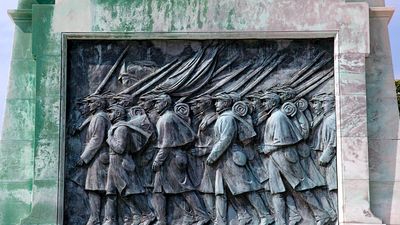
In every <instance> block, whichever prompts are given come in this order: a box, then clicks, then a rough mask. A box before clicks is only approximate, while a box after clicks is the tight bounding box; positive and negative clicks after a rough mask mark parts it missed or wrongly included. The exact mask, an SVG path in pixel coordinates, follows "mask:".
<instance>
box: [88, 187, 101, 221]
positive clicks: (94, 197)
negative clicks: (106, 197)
mask: <svg viewBox="0 0 400 225" xmlns="http://www.w3.org/2000/svg"><path fill="white" fill-rule="evenodd" d="M88 197H89V207H90V218H89V221H97V222H100V211H101V196H100V194H99V193H97V192H95V191H88Z"/></svg>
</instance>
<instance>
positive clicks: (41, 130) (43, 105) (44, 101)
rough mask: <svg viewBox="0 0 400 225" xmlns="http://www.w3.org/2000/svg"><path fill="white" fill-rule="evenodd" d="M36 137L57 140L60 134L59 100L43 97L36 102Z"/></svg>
mask: <svg viewBox="0 0 400 225" xmlns="http://www.w3.org/2000/svg"><path fill="white" fill-rule="evenodd" d="M36 102H37V110H36V137H38V138H58V137H59V132H60V127H59V124H60V98H57V97H43V98H39V99H37V100H36Z"/></svg>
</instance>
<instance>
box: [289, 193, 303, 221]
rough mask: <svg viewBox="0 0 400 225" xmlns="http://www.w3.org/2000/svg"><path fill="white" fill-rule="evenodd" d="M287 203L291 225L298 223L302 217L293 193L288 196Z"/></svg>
mask: <svg viewBox="0 0 400 225" xmlns="http://www.w3.org/2000/svg"><path fill="white" fill-rule="evenodd" d="M286 205H287V208H288V211H289V225H296V224H298V223H299V222H300V221H301V220H302V217H301V216H300V213H299V211H298V210H297V207H296V203H295V202H294V199H293V196H292V195H287V196H286Z"/></svg>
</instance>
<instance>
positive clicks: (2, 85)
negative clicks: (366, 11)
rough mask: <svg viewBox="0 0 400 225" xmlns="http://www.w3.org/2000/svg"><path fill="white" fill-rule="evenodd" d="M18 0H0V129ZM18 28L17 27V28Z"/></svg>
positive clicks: (397, 1)
mask: <svg viewBox="0 0 400 225" xmlns="http://www.w3.org/2000/svg"><path fill="white" fill-rule="evenodd" d="M17 2H18V0H0V49H1V50H0V131H1V130H2V126H3V117H4V109H5V99H6V96H7V86H8V76H9V71H10V61H11V52H12V47H13V36H14V35H13V34H14V29H15V27H14V23H13V22H12V20H11V19H10V18H9V16H8V15H7V10H8V9H16V7H17ZM386 6H390V7H394V8H395V9H396V12H395V14H394V15H393V17H392V20H391V22H390V24H389V34H390V43H391V48H392V59H393V68H394V76H395V78H396V79H400V0H386ZM17 29H18V28H17Z"/></svg>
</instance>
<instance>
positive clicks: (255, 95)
mask: <svg viewBox="0 0 400 225" xmlns="http://www.w3.org/2000/svg"><path fill="white" fill-rule="evenodd" d="M263 94H264V93H263V92H262V91H256V92H252V93H250V94H248V95H246V98H247V99H249V98H258V99H260V98H261V97H262V96H263Z"/></svg>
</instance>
